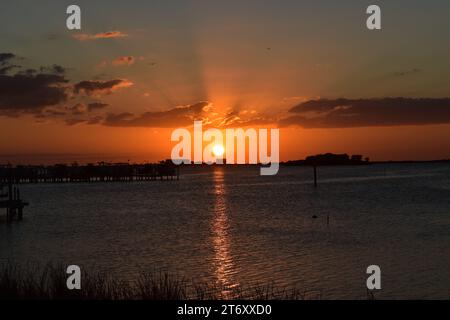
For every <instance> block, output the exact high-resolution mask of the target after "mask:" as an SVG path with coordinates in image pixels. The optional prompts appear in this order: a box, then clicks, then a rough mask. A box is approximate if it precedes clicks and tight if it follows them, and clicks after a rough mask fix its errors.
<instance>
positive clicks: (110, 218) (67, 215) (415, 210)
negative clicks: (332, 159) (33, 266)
mask: <svg viewBox="0 0 450 320" xmlns="http://www.w3.org/2000/svg"><path fill="white" fill-rule="evenodd" d="M311 178H312V169H311V168H281V170H280V172H279V174H278V175H277V176H274V177H261V176H259V170H258V169H257V168H224V167H215V168H212V167H211V168H208V169H199V168H196V169H195V170H190V172H184V174H183V175H182V178H181V180H180V181H178V182H177V181H169V182H133V183H92V184H39V185H23V186H21V193H22V196H23V198H25V199H26V200H27V201H29V202H30V203H31V206H30V207H28V208H26V210H25V219H24V221H22V222H14V223H13V224H12V225H9V226H8V225H6V224H5V222H4V217H3V216H0V262H5V261H10V262H18V263H27V262H41V263H46V262H49V261H53V262H63V263H65V264H79V265H83V266H87V268H96V269H101V270H106V271H109V272H112V273H113V274H115V275H116V276H117V277H118V278H124V279H133V278H134V276H135V275H136V274H137V273H138V272H139V271H140V270H143V269H146V270H167V271H169V272H172V273H176V274H178V275H179V276H184V277H186V278H187V279H193V280H195V281H197V282H199V281H200V282H202V281H205V282H208V283H215V284H218V285H226V286H230V287H236V286H246V285H249V284H255V283H259V284H268V283H273V284H275V285H277V286H280V287H284V286H286V287H296V288H299V289H301V290H305V291H307V292H308V294H311V296H317V295H318V296H321V297H322V298H323V299H328V298H339V299H347V298H357V299H359V298H365V297H366V277H367V275H366V273H365V272H366V268H367V266H369V265H372V264H376V265H379V266H380V267H381V271H382V290H381V291H380V292H379V293H377V294H376V297H378V298H427V299H428V298H438V299H450V165H448V164H406V165H405V164H402V165H400V164H391V165H371V166H361V167H323V168H319V187H318V188H317V189H314V188H313V186H312V181H311ZM2 214H3V213H2ZM313 216H317V218H316V219H313V218H312V217H313ZM328 217H329V224H327V218H328Z"/></svg>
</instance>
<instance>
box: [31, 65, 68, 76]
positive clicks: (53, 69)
mask: <svg viewBox="0 0 450 320" xmlns="http://www.w3.org/2000/svg"><path fill="white" fill-rule="evenodd" d="M31 70H32V69H31ZM40 70H41V72H45V73H52V74H65V73H66V71H67V69H66V68H64V67H61V66H60V65H57V64H54V65H52V66H51V67H41V68H40Z"/></svg>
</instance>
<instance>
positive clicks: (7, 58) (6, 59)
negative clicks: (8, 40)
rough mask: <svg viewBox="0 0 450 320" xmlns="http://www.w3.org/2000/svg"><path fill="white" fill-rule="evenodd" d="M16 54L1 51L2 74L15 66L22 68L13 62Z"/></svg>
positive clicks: (0, 70) (0, 71) (0, 68)
mask: <svg viewBox="0 0 450 320" xmlns="http://www.w3.org/2000/svg"><path fill="white" fill-rule="evenodd" d="M15 57H16V56H15V55H14V54H12V53H0V75H2V74H6V73H7V72H8V71H10V70H12V69H14V68H20V66H18V65H14V64H11V60H13V59H14V58H15Z"/></svg>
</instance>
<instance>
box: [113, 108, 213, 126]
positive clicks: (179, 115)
mask: <svg viewBox="0 0 450 320" xmlns="http://www.w3.org/2000/svg"><path fill="white" fill-rule="evenodd" d="M208 106H209V103H208V102H198V103H196V104H192V105H189V106H183V107H177V108H173V109H170V110H167V111H159V112H146V113H143V114H141V115H138V116H136V115H134V114H131V113H128V112H126V113H120V114H109V115H108V116H107V117H106V119H105V121H104V124H105V125H107V126H115V127H155V128H166V127H177V126H180V127H182V126H188V125H192V124H193V121H194V120H203V118H204V116H205V114H204V112H205V111H206V108H207V107H208Z"/></svg>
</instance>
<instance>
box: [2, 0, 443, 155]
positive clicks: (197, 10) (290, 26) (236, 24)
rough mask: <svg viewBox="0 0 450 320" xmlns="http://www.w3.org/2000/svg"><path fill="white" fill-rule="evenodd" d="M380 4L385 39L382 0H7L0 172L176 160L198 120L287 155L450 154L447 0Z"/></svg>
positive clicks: (3, 25)
mask: <svg viewBox="0 0 450 320" xmlns="http://www.w3.org/2000/svg"><path fill="white" fill-rule="evenodd" d="M376 3H377V4H378V5H380V7H381V9H382V30H381V31H369V30H368V29H367V28H366V17H367V15H366V13H365V11H366V8H367V6H368V5H370V4H374V3H372V1H331V0H326V1H324V0H322V1H301V0H295V1H273V0H272V1H264V0H257V1H256V0H248V1H234V0H229V1H216V0H209V1H206V0H197V1H75V2H74V1H17V0H16V1H8V0H2V1H1V2H0V163H1V162H5V161H13V162H21V163H27V162H28V163H40V162H59V161H75V160H77V161H81V162H83V161H99V160H112V161H115V160H117V161H119V160H120V161H122V160H128V159H130V160H131V161H144V160H147V161H157V160H161V159H166V158H169V157H170V150H171V148H172V146H173V143H171V142H170V134H171V132H172V130H173V129H174V128H178V127H189V126H192V124H193V120H194V119H197V120H203V121H204V123H205V124H208V125H210V126H214V127H218V128H222V129H225V128H234V127H236V128H238V127H253V128H260V127H262V128H266V127H267V128H280V129H281V131H280V151H281V154H280V157H281V160H288V159H300V158H304V157H305V156H306V155H310V154H316V153H324V152H334V153H344V152H346V153H349V154H355V153H356V154H364V155H365V156H368V157H370V158H371V159H372V160H391V159H392V160H410V159H411V160H422V159H442V158H450V99H448V97H450V86H449V84H450V62H449V57H450V43H449V41H448V38H449V35H450V31H449V30H450V20H449V19H448V17H449V13H450V2H448V1H438V0H434V1H419V0H409V1H403V0H401V1H376ZM70 4H78V5H79V6H80V7H81V10H82V30H79V31H70V30H67V28H66V17H67V15H66V13H65V12H66V8H67V6H68V5H70ZM393 98H395V99H393Z"/></svg>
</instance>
